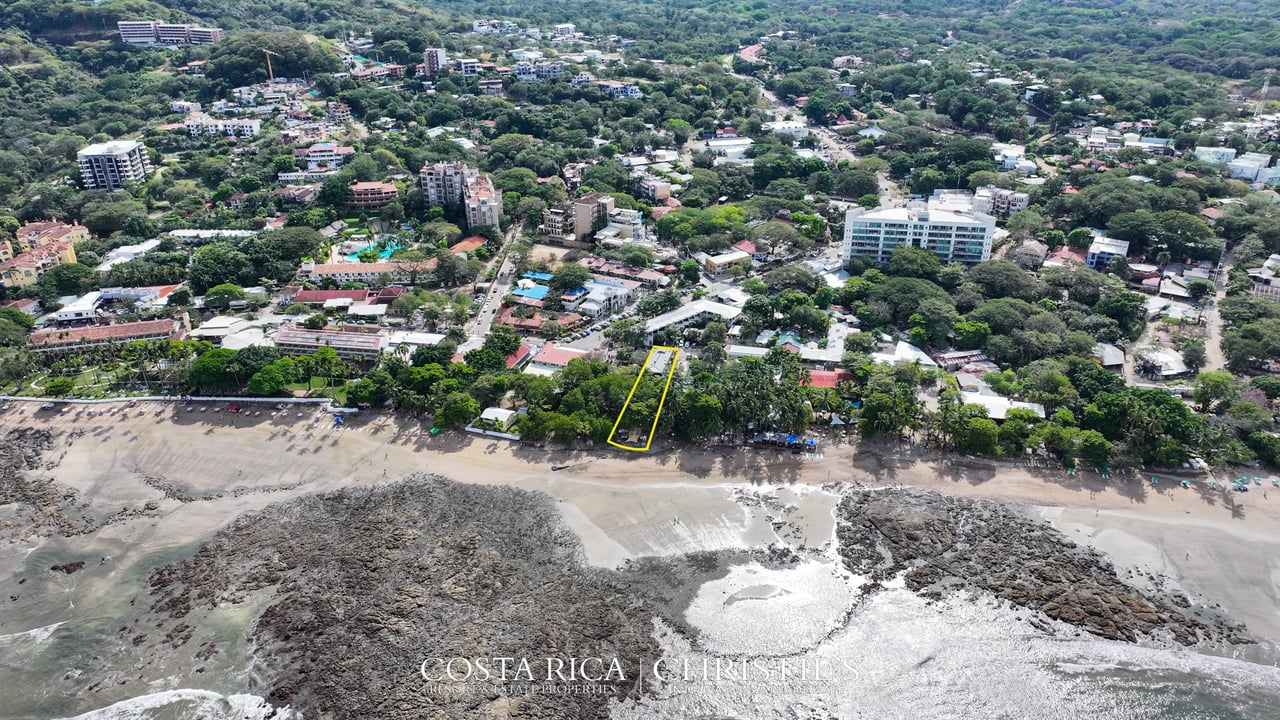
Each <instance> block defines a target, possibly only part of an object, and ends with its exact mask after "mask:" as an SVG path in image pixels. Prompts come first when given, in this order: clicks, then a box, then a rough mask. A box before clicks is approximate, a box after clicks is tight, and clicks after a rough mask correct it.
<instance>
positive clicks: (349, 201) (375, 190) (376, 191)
mask: <svg viewBox="0 0 1280 720" xmlns="http://www.w3.org/2000/svg"><path fill="white" fill-rule="evenodd" d="M399 197H400V190H399V189H397V188H396V186H395V183H389V182H353V183H351V185H350V186H349V187H348V188H347V196H346V198H344V199H343V200H342V204H343V205H346V206H347V207H349V208H360V209H373V208H380V207H382V206H383V205H386V204H387V203H389V202H391V201H392V200H395V199H397V198H399Z"/></svg>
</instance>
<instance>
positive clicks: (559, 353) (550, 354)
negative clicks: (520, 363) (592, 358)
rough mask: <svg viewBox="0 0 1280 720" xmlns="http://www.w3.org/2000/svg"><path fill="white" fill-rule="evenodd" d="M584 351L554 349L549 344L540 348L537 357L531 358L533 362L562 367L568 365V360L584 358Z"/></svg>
mask: <svg viewBox="0 0 1280 720" xmlns="http://www.w3.org/2000/svg"><path fill="white" fill-rule="evenodd" d="M586 354H587V353H586V351H585V350H575V349H574V348H568V347H556V346H555V345H552V344H551V343H547V344H546V345H543V346H542V349H541V350H539V351H538V354H537V355H534V356H533V361H534V362H536V363H542V364H544V365H554V366H556V367H564V366H565V365H568V364H569V361H570V360H573V359H575V358H582V357H585V356H586Z"/></svg>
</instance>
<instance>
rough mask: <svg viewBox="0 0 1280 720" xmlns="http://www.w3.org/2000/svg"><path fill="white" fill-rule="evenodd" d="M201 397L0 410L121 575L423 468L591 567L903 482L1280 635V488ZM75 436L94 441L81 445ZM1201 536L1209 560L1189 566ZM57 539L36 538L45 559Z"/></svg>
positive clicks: (763, 533)
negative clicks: (456, 423)
mask: <svg viewBox="0 0 1280 720" xmlns="http://www.w3.org/2000/svg"><path fill="white" fill-rule="evenodd" d="M128 402H129V401H128V400H127V399H126V400H121V401H119V402H118V403H117V404H116V405H115V406H116V407H121V408H123V407H124V406H125V405H127V404H128ZM200 405H203V406H206V407H208V408H209V410H208V411H207V412H204V413H201V412H199V410H198V409H197V410H195V411H193V412H187V411H186V410H185V408H184V407H182V406H175V404H174V403H173V402H172V401H169V402H140V403H139V404H138V406H137V407H136V408H133V409H132V410H131V411H130V412H129V413H127V414H125V415H124V416H121V415H120V414H119V413H117V414H116V415H114V416H113V415H106V416H95V417H93V418H84V417H80V418H76V417H75V415H74V413H68V414H67V415H57V414H49V413H46V412H40V411H34V406H33V407H31V408H29V409H28V412H27V413H26V414H25V415H22V414H18V413H16V412H15V411H14V410H13V409H11V410H10V412H9V413H7V414H5V415H4V416H0V426H4V427H5V428H6V429H10V430H11V429H14V428H16V427H35V428H45V429H48V430H51V431H54V432H55V433H58V434H59V435H58V438H57V439H56V440H55V446H54V448H53V449H52V450H51V451H50V452H49V453H48V459H49V460H55V459H56V460H58V462H57V466H56V467H55V468H53V469H51V470H48V471H42V472H43V474H45V475H46V476H49V477H52V478H53V479H54V480H55V481H56V482H57V483H59V484H60V485H62V486H65V487H66V488H68V489H70V490H73V491H74V492H75V493H76V494H77V496H78V498H79V500H81V501H84V502H86V503H87V504H88V505H90V506H91V507H93V508H96V509H97V510H96V514H97V515H98V517H99V518H100V519H104V518H107V517H108V516H111V515H112V514H113V513H119V512H120V511H121V510H129V511H131V512H132V513H133V514H129V515H126V516H125V517H123V518H122V519H118V520H114V521H111V522H108V523H107V524H104V525H101V526H99V527H98V528H97V529H95V530H94V531H92V532H91V533H89V534H88V535H86V536H83V537H80V538H61V539H59V543H58V544H59V545H61V546H66V547H67V548H71V549H74V550H75V552H77V553H80V554H84V553H88V552H93V553H98V554H101V555H102V556H103V557H104V558H105V557H107V556H109V555H110V556H111V557H112V562H111V563H110V564H109V565H108V567H110V566H114V567H115V568H116V569H119V567H120V566H121V565H125V564H127V565H133V564H136V563H140V562H144V561H145V559H146V558H147V557H148V556H154V555H155V554H156V553H168V552H172V551H175V550H179V549H181V548H183V547H186V546H195V545H198V543H199V542H202V541H204V540H207V539H208V537H210V536H211V535H212V533H213V532H214V531H216V530H217V529H219V528H221V527H224V526H226V525H227V524H228V523H230V522H231V521H232V520H233V519H234V518H235V517H238V516H239V515H241V514H243V513H245V512H249V511H252V510H255V509H258V508H260V507H263V506H265V505H267V504H270V503H272V502H275V501H276V500H283V499H289V498H291V497H296V496H298V495H303V494H310V493H314V492H323V491H327V490H333V489H338V488H341V487H348V486H361V485H364V486H369V485H376V484H381V483H385V482H391V481H394V480H399V479H401V478H404V477H406V476H409V475H411V474H413V473H430V474H434V475H440V476H444V477H448V478H450V479H453V480H455V481H458V482H462V483H473V484H497V485H512V486H517V487H522V488H526V489H531V490H542V491H545V492H547V493H549V494H550V495H551V496H552V497H553V498H555V500H556V501H557V503H558V505H559V506H560V507H561V509H562V515H563V517H564V518H565V522H566V524H567V525H569V526H570V527H571V529H573V530H574V532H575V533H577V534H578V535H579V537H580V538H581V539H582V541H583V544H584V546H585V547H586V554H587V559H588V561H589V562H591V563H593V564H597V565H606V566H608V565H614V566H616V565H617V564H618V563H620V562H623V561H625V560H628V559H631V558H636V557H641V556H644V555H661V554H667V553H673V552H683V551H695V550H702V549H723V548H734V547H747V546H761V547H762V546H766V545H769V544H771V543H775V542H777V543H781V544H784V545H791V546H792V547H808V548H810V549H820V548H821V547H822V545H823V544H824V543H826V542H828V541H829V538H830V537H831V535H832V533H831V529H832V527H833V523H834V520H833V518H832V517H831V509H832V508H833V506H834V502H835V499H834V498H835V497H836V493H834V492H830V491H829V490H831V489H834V488H828V489H824V486H828V484H835V483H848V484H853V485H860V486H864V487H881V486H896V485H901V486H908V487H915V488H920V489H924V490H931V491H935V492H940V493H943V494H946V495H953V496H958V497H967V498H975V499H985V500H993V501H998V502H1004V503H1016V504H1021V505H1025V506H1028V507H1029V508H1031V510H1032V511H1033V512H1034V511H1035V510H1036V509H1042V508H1051V509H1060V511H1059V512H1058V513H1057V515H1058V517H1057V518H1056V519H1055V520H1054V523H1055V525H1056V526H1057V527H1059V529H1061V530H1063V532H1064V533H1065V534H1067V536H1068V537H1069V538H1070V539H1072V540H1075V541H1077V542H1081V543H1088V544H1092V545H1094V546H1095V547H1098V548H1099V549H1102V550H1104V551H1107V552H1108V555H1109V556H1111V557H1112V559H1113V561H1114V562H1115V564H1116V565H1117V566H1118V567H1120V568H1141V569H1143V570H1144V571H1145V572H1148V573H1157V574H1160V573H1163V574H1165V575H1167V576H1168V582H1171V583H1173V584H1174V586H1177V587H1184V588H1185V589H1187V590H1188V591H1189V592H1190V593H1191V594H1192V595H1193V597H1194V598H1195V599H1197V600H1204V601H1208V602H1220V603H1222V604H1223V606H1224V608H1225V609H1226V610H1227V611H1228V612H1230V613H1232V614H1233V615H1234V616H1236V617H1239V618H1240V619H1242V620H1245V621H1246V623H1247V625H1248V626H1249V631H1250V632H1251V633H1253V634H1257V635H1260V636H1262V637H1268V638H1275V639H1280V616H1278V614H1277V613H1275V612H1268V608H1272V607H1277V606H1280V591H1278V590H1277V587H1276V585H1275V584H1274V583H1272V581H1271V577H1272V573H1273V571H1274V572H1276V573H1280V561H1278V564H1277V567H1276V568H1274V569H1273V568H1271V567H1270V565H1271V561H1270V560H1268V559H1267V556H1275V557H1280V552H1271V551H1272V550H1276V551H1280V490H1278V491H1277V497H1276V498H1270V497H1269V494H1268V497H1266V498H1264V497H1263V491H1264V490H1265V488H1258V491H1257V492H1251V493H1248V494H1237V493H1233V492H1231V491H1230V489H1229V487H1228V488H1226V489H1224V488H1222V487H1220V488H1219V489H1218V490H1217V491H1216V492H1213V491H1209V490H1208V489H1207V487H1206V486H1205V485H1204V484H1203V483H1200V484H1198V485H1196V486H1193V488H1192V489H1183V488H1181V487H1178V486H1177V484H1176V483H1167V484H1162V485H1161V486H1159V487H1158V488H1152V487H1151V486H1150V485H1149V484H1147V483H1145V482H1142V481H1140V480H1139V479H1138V478H1136V477H1133V476H1130V477H1127V478H1112V479H1111V480H1110V481H1108V482H1104V481H1103V480H1102V479H1101V477H1100V476H1098V475H1097V474H1094V473H1087V472H1086V473H1083V474H1081V475H1077V476H1068V475H1066V473H1065V472H1062V471H1060V470H1059V471H1058V472H1057V473H1053V472H1050V471H1047V470H1043V469H1040V468H1029V467H1027V466H1025V465H1021V464H1015V463H1011V462H999V461H986V460H978V459H974V458H959V457H956V458H950V457H946V456H944V455H942V454H940V453H936V452H929V453H926V452H923V451H920V450H918V449H915V448H910V447H907V446H903V447H900V448H899V447H896V443H893V444H887V445H884V444H842V445H835V446H827V447H825V448H823V452H822V456H821V457H819V458H805V457H803V456H801V455H791V454H790V453H786V452H781V453H780V452H776V451H772V450H752V449H730V448H711V449H699V448H690V449H687V450H680V451H660V452H654V453H649V454H644V455H640V454H636V453H626V454H623V453H609V452H607V451H606V452H600V451H582V450H577V451H572V452H570V451H560V450H555V449H550V450H548V449H539V448H534V447H530V446H524V445H519V444H517V443H514V442H510V441H506V440H495V439H493V438H489V437H484V436H478V435H471V434H466V433H461V432H447V433H442V434H440V435H437V436H431V435H429V434H427V433H426V432H425V431H426V429H427V428H425V427H423V426H422V425H420V424H419V423H417V422H414V421H411V420H407V419H403V418H397V417H395V416H392V415H387V416H383V417H382V418H381V419H379V416H374V415H363V416H357V417H356V418H352V419H349V421H348V424H347V425H346V426H344V427H341V428H334V427H332V426H331V421H329V419H328V418H329V416H328V415H327V414H324V415H321V416H319V418H317V413H316V412H315V411H314V410H313V409H308V410H307V411H306V412H305V414H304V417H303V418H302V419H298V418H296V417H295V415H296V412H297V410H296V409H295V410H293V411H291V412H290V413H289V414H287V415H280V416H277V417H269V416H268V414H267V413H266V412H264V413H263V415H261V416H259V417H251V416H250V417H245V416H235V415H227V414H225V413H215V412H213V408H214V407H220V406H219V405H216V404H215V403H212V402H209V403H203V404H200V403H197V404H196V406H197V407H199V406H200ZM157 408H159V409H161V410H162V413H161V414H160V415H158V416H157V415H155V411H156V409H157ZM73 430H74V431H76V432H77V433H80V435H79V437H75V438H72V437H70V435H69V433H70V432H71V431H73ZM553 468H559V469H553ZM1266 482H1269V479H1268V480H1267V481H1266ZM1222 484H1223V483H1220V485H1222ZM762 497H763V498H764V499H763V500H762V499H761V498H762ZM147 507H152V508H153V509H151V510H147V509H146V508H147ZM1090 511H1092V512H1090ZM1120 532H1123V533H1128V535H1130V536H1132V537H1133V538H1137V540H1129V539H1127V538H1125V537H1123V536H1121V535H1118V534H1117V533H1120ZM1189 536H1194V538H1195V543H1196V544H1197V547H1201V546H1203V547H1204V548H1205V551H1204V552H1202V553H1196V554H1195V556H1193V555H1192V554H1191V551H1190V550H1185V551H1183V554H1178V550H1177V548H1178V547H1181V545H1182V544H1185V543H1184V542H1183V538H1186V537H1189ZM33 539H34V538H30V537H26V538H22V539H18V538H10V542H9V543H7V544H8V545H9V547H8V549H7V550H3V551H0V555H2V556H4V557H0V568H4V569H9V570H11V572H13V573H16V572H17V571H18V570H19V569H21V568H22V567H23V563H22V560H21V558H20V557H19V556H21V555H22V554H23V553H24V552H31V551H34V549H35V548H32V547H31V542H30V541H31V540H33ZM49 540H50V538H48V537H45V538H40V539H39V542H38V543H37V545H36V547H40V546H43V545H46V544H47V541H49ZM1109 541H1110V542H1109ZM1246 544H1247V545H1246ZM1245 548H1247V551H1246V550H1245ZM1175 555H1176V558H1175ZM1200 555H1203V557H1202V558H1198V559H1197V557H1198V556H1200ZM24 557H25V556H24ZM93 557H94V558H95V559H96V558H97V554H95V555H93ZM1210 558H1214V559H1216V560H1215V561H1214V562H1210V561H1209V559H1210ZM85 574H86V575H91V573H85ZM1184 576H1186V577H1184ZM84 579H85V580H86V581H87V580H88V579H89V578H87V577H86V578H84ZM6 587H7V586H6ZM1268 603H1269V604H1268ZM28 610H29V612H18V613H16V615H17V617H14V616H11V617H10V620H9V621H8V622H3V623H0V634H4V633H10V632H15V631H17V630H18V629H19V628H18V627H17V625H20V624H25V625H28V626H29V627H43V626H47V625H49V624H51V623H52V622H58V621H60V620H65V619H67V618H66V614H65V613H62V612H60V611H59V612H53V611H47V612H39V611H36V610H35V609H34V608H28ZM23 618H25V622H24V620H23ZM15 621H16V622H15ZM22 629H26V628H22Z"/></svg>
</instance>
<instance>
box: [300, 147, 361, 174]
mask: <svg viewBox="0 0 1280 720" xmlns="http://www.w3.org/2000/svg"><path fill="white" fill-rule="evenodd" d="M355 154H356V149H355V148H354V147H351V146H350V145H339V144H337V143H334V142H321V143H315V144H314V145H312V146H311V147H309V148H307V149H306V150H295V151H294V155H296V156H300V157H302V158H305V159H306V161H307V169H308V170H319V169H320V168H326V169H329V170H332V169H334V168H336V167H338V166H340V165H342V164H343V163H345V162H346V161H347V160H349V159H351V158H353V157H355Z"/></svg>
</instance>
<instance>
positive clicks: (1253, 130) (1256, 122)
mask: <svg viewBox="0 0 1280 720" xmlns="http://www.w3.org/2000/svg"><path fill="white" fill-rule="evenodd" d="M1275 72H1276V70H1275V68H1270V69H1268V70H1267V77H1266V79H1265V80H1263V81H1262V89H1261V90H1259V91H1258V102H1256V103H1254V105H1253V121H1252V122H1251V123H1249V137H1254V136H1256V135H1257V134H1258V132H1259V131H1260V130H1261V129H1262V108H1263V106H1264V105H1266V103H1267V91H1269V90H1270V89H1271V76H1272V75H1274V74H1275Z"/></svg>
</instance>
